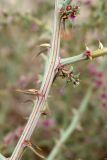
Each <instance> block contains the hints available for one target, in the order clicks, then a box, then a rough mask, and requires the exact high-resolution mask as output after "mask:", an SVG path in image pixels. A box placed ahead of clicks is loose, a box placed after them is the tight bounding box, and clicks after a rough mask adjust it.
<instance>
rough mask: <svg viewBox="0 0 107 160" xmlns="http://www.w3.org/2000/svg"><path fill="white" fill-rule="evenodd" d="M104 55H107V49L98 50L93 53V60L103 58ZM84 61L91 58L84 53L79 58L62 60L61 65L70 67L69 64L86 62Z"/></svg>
mask: <svg viewBox="0 0 107 160" xmlns="http://www.w3.org/2000/svg"><path fill="white" fill-rule="evenodd" d="M104 55H107V48H103V49H98V50H95V51H93V52H92V59H95V58H97V57H101V56H104ZM84 60H89V58H88V57H87V56H86V55H85V54H84V53H82V54H79V55H77V56H73V57H68V58H63V59H61V64H62V65H69V64H72V63H77V62H80V61H84Z"/></svg>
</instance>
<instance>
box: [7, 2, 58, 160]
mask: <svg viewBox="0 0 107 160" xmlns="http://www.w3.org/2000/svg"><path fill="white" fill-rule="evenodd" d="M59 1H60V0H55V14H54V27H53V36H52V43H51V49H50V51H49V54H48V60H47V64H46V68H45V74H44V79H43V81H42V85H41V89H40V92H41V93H42V94H43V95H44V96H39V97H38V99H37V100H36V101H35V104H34V108H33V111H32V113H31V115H30V117H29V120H28V122H27V124H26V126H25V129H24V131H23V133H22V135H21V137H20V139H19V141H18V144H17V146H16V148H15V149H14V151H13V154H12V156H11V157H10V158H9V160H19V159H20V158H21V156H22V154H23V150H24V147H25V146H24V141H26V140H30V138H31V136H32V134H33V132H34V130H35V128H36V125H37V122H38V120H39V118H40V115H41V113H42V110H43V107H44V105H45V102H46V100H47V97H48V93H49V90H50V87H51V84H52V82H53V78H54V74H55V71H56V66H57V62H58V57H59V46H60V20H59V13H58V3H59Z"/></svg>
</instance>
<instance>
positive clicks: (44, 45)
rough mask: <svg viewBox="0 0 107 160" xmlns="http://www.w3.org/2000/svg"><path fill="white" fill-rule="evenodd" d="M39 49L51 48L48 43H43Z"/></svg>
mask: <svg viewBox="0 0 107 160" xmlns="http://www.w3.org/2000/svg"><path fill="white" fill-rule="evenodd" d="M40 47H47V48H51V45H50V44H49V43H44V44H41V45H40Z"/></svg>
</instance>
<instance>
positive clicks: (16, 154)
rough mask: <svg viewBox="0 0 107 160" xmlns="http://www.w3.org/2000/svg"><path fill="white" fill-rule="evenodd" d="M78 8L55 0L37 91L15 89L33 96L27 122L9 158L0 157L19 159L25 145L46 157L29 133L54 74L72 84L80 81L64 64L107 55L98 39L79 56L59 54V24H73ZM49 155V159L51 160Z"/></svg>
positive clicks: (0, 158) (67, 0) (1, 159)
mask: <svg viewBox="0 0 107 160" xmlns="http://www.w3.org/2000/svg"><path fill="white" fill-rule="evenodd" d="M79 10H80V2H79V1H77V2H76V3H74V2H73V1H71V0H55V12H54V26H53V34H52V39H51V44H50V45H49V46H48V56H47V59H46V64H45V71H44V76H43V80H42V83H41V87H40V90H36V89H26V90H21V89H17V91H19V92H23V93H25V94H30V95H35V97H36V98H35V101H34V103H33V104H34V107H33V110H32V113H31V115H30V117H29V119H28V122H27V124H26V126H25V128H24V130H23V132H22V135H21V137H20V139H19V141H18V144H17V146H16V147H15V149H14V151H13V153H12V155H11V157H9V158H5V157H4V156H3V155H0V160H5V159H9V160H18V159H21V157H22V155H23V152H24V150H25V149H26V148H27V147H29V148H30V149H31V150H32V151H33V152H35V153H36V154H37V155H38V156H40V157H41V158H43V159H45V157H44V156H43V155H42V153H41V152H42V151H41V149H40V148H39V147H38V146H36V145H34V144H32V142H31V136H32V134H33V132H34V129H35V128H36V126H37V122H38V120H39V118H40V116H41V115H43V114H45V106H46V103H47V97H48V95H49V91H50V88H51V86H52V84H53V83H54V82H55V80H56V78H57V77H60V78H64V79H66V83H73V85H74V86H76V85H78V84H79V74H75V73H74V71H73V68H72V67H70V69H68V68H66V65H69V64H72V63H76V62H80V61H83V60H93V59H94V58H97V57H99V56H104V55H105V54H107V48H106V47H103V45H102V43H101V42H99V48H98V49H97V50H95V51H91V50H90V49H89V48H88V47H87V46H86V50H85V51H84V52H83V53H82V54H80V55H77V56H73V57H67V58H63V59H62V58H61V57H60V54H61V53H60V30H61V26H63V29H64V30H66V26H65V23H66V22H67V21H71V22H72V23H73V20H74V19H75V18H76V16H77V15H78V14H79ZM45 46H46V44H45ZM84 103H85V102H84ZM80 112H81V110H80ZM78 117H79V116H77V117H76V118H75V119H74V122H75V123H73V124H74V125H76V122H77V120H79V118H78ZM67 133H68V132H67ZM66 137H67V135H66V136H65V137H63V142H64V139H65V138H66ZM57 148H58V147H57ZM55 152H56V151H55ZM55 152H54V155H55ZM50 157H52V156H50ZM50 157H49V158H48V159H52V158H50Z"/></svg>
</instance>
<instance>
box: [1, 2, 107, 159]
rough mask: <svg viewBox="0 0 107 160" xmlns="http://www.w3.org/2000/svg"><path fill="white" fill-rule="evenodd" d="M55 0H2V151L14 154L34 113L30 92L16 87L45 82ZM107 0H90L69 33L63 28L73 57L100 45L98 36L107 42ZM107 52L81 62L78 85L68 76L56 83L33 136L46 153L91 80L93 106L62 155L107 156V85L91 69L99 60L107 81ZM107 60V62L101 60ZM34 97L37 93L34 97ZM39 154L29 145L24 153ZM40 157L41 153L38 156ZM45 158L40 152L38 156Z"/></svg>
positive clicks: (65, 51)
mask: <svg viewBox="0 0 107 160" xmlns="http://www.w3.org/2000/svg"><path fill="white" fill-rule="evenodd" d="M53 11H54V1H49V0H45V1H43V0H36V1H34V0H26V1H25V0H24V1H20V0H10V1H8V0H0V152H2V153H4V154H5V155H6V156H9V155H10V154H11V153H12V151H13V149H14V147H15V145H16V144H17V141H18V139H19V137H20V128H22V127H24V125H25V124H26V121H27V117H28V116H29V114H30V113H31V110H32V104H31V103H30V102H28V103H24V102H25V101H26V100H28V99H29V97H28V96H25V95H23V94H18V93H16V92H15V89H17V88H21V89H26V88H32V87H34V88H39V86H40V84H38V81H39V77H40V76H39V75H40V74H42V73H43V69H44V60H43V59H42V58H41V56H39V57H35V55H36V54H38V52H39V51H40V47H39V45H40V44H41V43H49V42H50V39H51V30H52V28H51V27H52V25H53ZM106 19H107V1H106V0H84V1H82V3H81V10H80V15H79V16H78V17H77V19H76V20H75V21H74V22H73V27H71V23H70V22H68V23H66V33H65V34H63V31H62V33H61V40H62V42H61V56H62V57H67V56H72V55H76V54H80V53H81V52H83V51H85V44H87V45H88V46H89V48H91V49H92V50H93V49H97V48H98V40H100V41H101V42H102V43H103V44H104V45H105V46H106V47H107V43H106V42H107V36H106V33H107V21H106ZM106 59H107V57H104V58H98V59H96V60H94V61H92V62H91V61H88V62H82V63H78V64H76V65H73V66H74V69H75V72H77V73H78V72H80V73H81V76H80V77H81V83H80V85H79V86H78V87H77V88H73V86H72V85H69V86H66V87H65V81H64V80H60V79H58V80H57V82H55V83H54V84H53V86H52V90H51V93H50V95H51V96H50V97H49V99H48V101H49V107H50V115H49V116H48V117H42V118H41V120H40V121H39V123H38V130H36V134H35V133H34V135H33V137H32V142H33V143H35V144H37V145H39V146H40V147H41V148H42V149H43V150H44V152H45V153H46V155H48V154H49V152H50V151H51V150H52V148H53V146H54V144H55V141H56V139H58V138H59V137H60V131H61V129H63V128H66V127H67V126H68V125H69V122H70V120H71V118H72V116H73V111H74V109H75V110H76V109H77V108H79V105H80V102H81V100H82V99H83V98H84V95H85V93H86V91H87V88H88V86H89V85H95V86H97V87H95V89H94V91H93V93H92V97H91V100H90V103H89V107H88V110H87V112H86V113H85V114H84V116H83V117H82V121H81V122H80V124H79V127H78V128H77V130H76V131H75V133H74V134H73V135H72V136H71V138H69V139H68V141H67V143H66V144H65V145H64V146H62V150H61V153H59V156H58V157H57V158H56V160H87V159H91V160H103V159H104V158H106V157H107V152H106V151H107V141H106V139H107V123H106V122H107V118H106V117H107V97H106V98H105V99H104V97H102V96H101V95H102V93H103V94H105V95H106V94H107V86H106V85H105V87H101V86H98V85H96V79H95V77H94V75H93V74H91V73H90V72H89V65H90V64H93V63H94V66H95V68H96V69H97V70H99V71H101V72H102V73H103V78H104V82H105V84H107V72H106V67H107V63H106V62H104V60H105V61H106ZM103 63H105V68H104V67H103V69H101V68H100V66H101V65H102V64H103ZM30 98H31V99H33V98H34V97H30ZM29 158H30V159H35V155H34V154H32V152H31V151H29V150H28V151H27V152H26V153H25V154H24V156H23V159H26V160H27V159H29ZM37 158H38V157H37ZM38 160H39V158H38Z"/></svg>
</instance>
